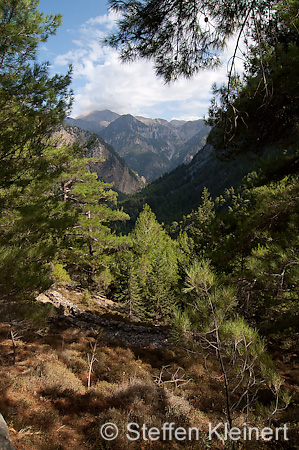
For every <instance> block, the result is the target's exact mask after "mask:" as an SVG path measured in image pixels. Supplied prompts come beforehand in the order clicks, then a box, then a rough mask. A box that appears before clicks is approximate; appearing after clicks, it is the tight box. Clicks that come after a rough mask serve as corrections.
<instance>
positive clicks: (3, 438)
mask: <svg viewBox="0 0 299 450" xmlns="http://www.w3.org/2000/svg"><path fill="white" fill-rule="evenodd" d="M0 450H15V447H14V446H13V445H12V443H11V442H10V436H9V431H8V426H7V423H6V422H5V420H4V417H3V416H2V414H1V413H0Z"/></svg>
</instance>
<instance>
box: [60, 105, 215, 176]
mask: <svg viewBox="0 0 299 450" xmlns="http://www.w3.org/2000/svg"><path fill="white" fill-rule="evenodd" d="M68 123H69V124H72V125H76V126H79V127H80V128H82V129H84V130H88V131H92V132H94V133H97V134H99V135H100V136H101V137H102V138H103V139H104V140H105V141H106V142H108V143H109V144H111V145H112V146H113V147H114V148H115V150H116V151H117V152H118V153H119V154H120V155H121V156H122V157H123V158H124V160H125V161H126V163H127V164H128V165H129V166H130V167H131V168H132V169H133V170H134V171H136V172H137V173H138V174H139V175H140V176H144V177H145V179H146V180H147V181H148V182H150V181H152V180H154V179H156V178H158V177H160V176H161V175H163V174H164V173H165V172H169V171H171V170H172V169H174V168H175V167H177V166H178V165H179V164H182V163H186V162H190V161H191V160H192V158H193V156H194V155H195V154H196V153H197V152H198V150H199V149H200V148H202V146H203V145H204V144H205V141H206V137H207V135H208V133H209V131H210V127H209V126H207V125H206V123H205V121H204V120H202V119H199V120H194V121H183V120H172V121H171V122H168V121H167V120H164V119H150V118H146V117H141V116H136V117H134V116H132V115H130V114H126V115H119V114H116V113H113V112H111V111H108V110H106V111H92V112H89V113H85V114H82V115H81V116H78V117H77V118H76V119H72V118H69V119H68Z"/></svg>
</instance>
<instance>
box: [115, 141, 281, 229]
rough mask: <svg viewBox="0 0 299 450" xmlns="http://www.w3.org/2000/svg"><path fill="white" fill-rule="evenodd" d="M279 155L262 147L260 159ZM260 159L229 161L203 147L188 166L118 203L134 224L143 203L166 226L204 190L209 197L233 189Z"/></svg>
mask: <svg viewBox="0 0 299 450" xmlns="http://www.w3.org/2000/svg"><path fill="white" fill-rule="evenodd" d="M280 152H282V150H280V149H279V148H273V147H269V148H265V149H264V151H263V154H262V157H263V159H267V158H268V157H269V156H275V155H277V154H279V153H280ZM258 162H259V163H260V156H258V155H256V154H253V153H251V154H250V153H247V154H244V155H240V156H239V157H237V158H235V159H231V160H229V161H222V160H220V159H218V158H217V157H216V154H215V151H214V148H213V147H212V146H211V145H209V144H206V145H205V146H204V147H203V148H202V149H201V150H200V151H199V152H198V153H197V154H196V155H195V156H194V158H193V159H192V161H191V162H190V163H189V164H181V165H180V166H178V167H177V168H176V169H174V170H173V171H172V172H170V173H167V174H165V175H163V176H162V177H160V178H159V179H158V180H155V181H154V182H152V183H151V184H149V185H148V186H146V187H145V188H144V189H143V190H142V191H140V192H138V193H136V194H135V195H132V196H130V197H129V198H127V199H125V200H124V201H123V202H122V206H123V207H124V210H125V211H126V212H127V213H128V214H129V215H130V217H131V222H130V223H131V224H134V221H135V220H136V217H137V215H138V212H140V211H141V210H142V207H143V205H144V203H147V204H149V205H150V207H151V208H152V210H153V211H154V213H155V214H156V216H157V219H158V221H160V222H164V223H167V224H170V223H171V222H173V221H179V220H180V219H181V218H182V216H183V215H185V214H188V213H190V212H191V210H192V209H196V208H197V207H198V206H199V204H200V203H201V196H202V191H203V189H204V188H205V187H207V188H208V190H209V192H210V193H211V195H212V196H213V197H216V196H218V195H220V194H223V192H224V191H225V189H226V188H230V187H231V186H232V187H237V186H238V185H239V184H240V182H241V181H242V179H243V177H244V176H246V175H247V174H248V173H250V172H251V171H253V170H255V168H256V165H257V163H258Z"/></svg>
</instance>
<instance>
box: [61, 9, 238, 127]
mask: <svg viewBox="0 0 299 450" xmlns="http://www.w3.org/2000/svg"><path fill="white" fill-rule="evenodd" d="M114 24H115V15H112V14H106V15H104V16H99V17H95V18H92V19H89V20H88V21H87V22H86V23H85V24H83V25H82V27H81V29H80V30H79V37H78V39H77V40H76V41H73V45H74V49H72V50H70V51H68V52H67V53H65V54H63V55H59V56H58V57H57V58H56V60H55V65H56V66H64V65H67V64H73V67H74V72H73V79H74V93H75V102H74V108H73V112H72V116H73V117H76V116H77V115H79V114H81V113H83V112H86V111H89V110H103V109H110V110H112V111H115V112H117V113H120V114H124V113H130V114H133V115H145V116H149V117H163V118H166V119H171V118H174V117H175V118H185V119H186V118H191V117H192V118H198V117H202V116H203V115H204V114H206V113H207V110H208V107H209V103H210V98H211V86H212V84H213V83H214V82H216V83H222V82H225V80H226V72H227V66H226V64H224V65H223V67H221V68H220V69H218V70H217V71H206V72H202V73H200V74H198V75H196V76H195V77H194V78H192V79H191V80H185V79H181V80H179V81H177V82H175V83H172V84H170V85H165V84H164V82H163V81H162V80H160V79H158V78H157V77H156V76H155V73H154V70H153V68H152V64H151V63H150V62H148V61H137V62H134V63H130V64H123V63H121V62H120V60H119V57H118V54H117V51H116V50H114V49H111V48H108V47H104V46H102V44H101V41H102V39H103V38H104V36H106V35H107V34H108V33H109V32H110V31H111V30H112V29H113V26H114ZM230 49H231V46H229V48H228V50H227V51H226V53H225V54H224V55H223V59H224V60H228V59H229V56H230V55H231V54H232V51H231V50H230Z"/></svg>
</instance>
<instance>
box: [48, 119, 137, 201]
mask: <svg viewBox="0 0 299 450" xmlns="http://www.w3.org/2000/svg"><path fill="white" fill-rule="evenodd" d="M56 135H57V136H59V138H61V141H62V145H69V144H73V143H74V142H76V141H79V142H81V143H82V144H83V145H84V144H86V146H87V151H86V155H87V156H88V157H93V158H104V161H103V162H101V163H96V164H94V165H93V166H92V167H91V171H92V172H96V173H97V175H98V177H99V179H101V180H102V181H105V182H106V183H113V188H114V189H115V190H117V191H119V192H122V193H124V194H132V193H134V192H137V191H139V190H140V189H142V187H144V181H143V180H142V179H141V178H140V177H139V176H138V175H137V174H136V173H134V172H133V171H132V170H131V169H130V168H129V167H128V165H127V164H126V163H125V161H124V160H123V159H122V158H121V157H120V156H119V155H118V154H117V152H116V151H115V150H114V149H113V147H111V145H109V144H107V143H106V142H105V141H104V140H103V139H102V138H101V137H99V136H96V135H94V134H93V133H90V132H89V131H85V130H82V129H80V128H78V127H76V126H72V125H65V127H63V128H61V129H60V130H59V131H58V132H57V133H56ZM60 145H61V144H60Z"/></svg>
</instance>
